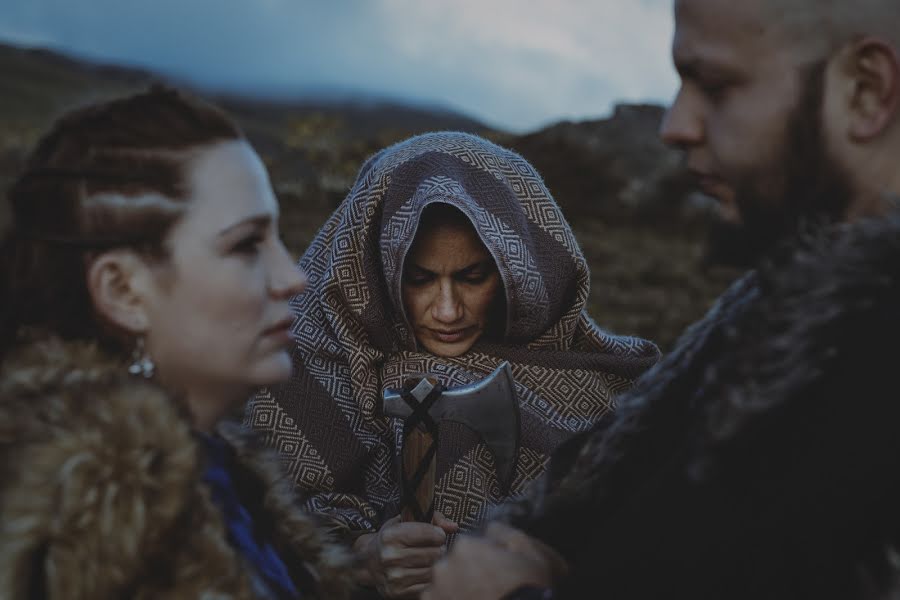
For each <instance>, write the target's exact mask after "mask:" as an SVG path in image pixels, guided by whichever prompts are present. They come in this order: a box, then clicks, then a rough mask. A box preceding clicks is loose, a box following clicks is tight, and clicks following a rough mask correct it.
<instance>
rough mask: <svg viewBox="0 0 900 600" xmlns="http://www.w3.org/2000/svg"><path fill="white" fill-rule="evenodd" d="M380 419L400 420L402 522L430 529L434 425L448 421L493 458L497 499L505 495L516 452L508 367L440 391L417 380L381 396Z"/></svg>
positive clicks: (428, 379) (427, 379) (425, 379)
mask: <svg viewBox="0 0 900 600" xmlns="http://www.w3.org/2000/svg"><path fill="white" fill-rule="evenodd" d="M383 408H384V414H386V415H388V416H391V417H399V418H401V419H403V420H404V421H403V448H402V450H401V455H402V456H401V460H402V465H401V470H400V475H401V484H402V486H401V487H402V489H401V493H402V498H401V502H402V505H403V513H402V519H403V520H404V521H423V522H426V523H430V522H431V519H432V516H433V514H434V472H435V463H436V460H435V458H436V455H437V447H438V423H439V422H441V421H453V422H456V423H462V424H463V425H465V426H467V427H469V428H470V429H472V430H474V431H475V432H476V433H478V435H479V436H481V439H482V441H483V442H484V443H485V445H486V446H487V447H488V449H490V451H491V453H492V454H493V455H494V465H495V467H496V470H497V479H498V481H499V483H500V490H501V493H503V494H506V493H508V492H509V486H510V485H511V483H512V477H513V474H514V473H515V467H516V459H517V454H518V452H519V404H518V402H517V401H516V393H515V386H514V384H513V378H512V371H511V369H510V367H509V363H507V362H503V363H502V364H501V365H500V366H499V367H497V369H496V370H494V372H493V373H491V374H490V375H488V376H487V377H485V378H484V379H482V380H481V381H477V382H475V383H471V384H468V385H465V386H462V387H457V388H449V389H445V388H444V387H443V386H442V385H441V384H440V383H439V382H438V381H437V379H436V378H434V377H432V376H430V375H418V376H415V377H412V378H410V379H408V380H407V381H406V382H405V384H404V386H403V389H401V390H396V389H387V390H385V391H384V404H383Z"/></svg>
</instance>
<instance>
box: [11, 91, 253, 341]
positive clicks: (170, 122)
mask: <svg viewBox="0 0 900 600" xmlns="http://www.w3.org/2000/svg"><path fill="white" fill-rule="evenodd" d="M242 138H243V135H242V134H241V132H240V130H239V129H238V127H237V126H236V125H235V124H234V122H233V121H231V119H229V118H228V117H227V116H225V114H224V113H222V112H221V111H220V110H218V109H216V108H214V107H212V106H210V105H208V104H205V103H201V102H199V101H196V100H191V99H188V98H186V97H184V96H183V95H181V94H180V93H179V92H177V91H175V90H172V89H168V88H163V87H159V86H155V87H153V88H151V89H150V90H149V91H147V92H144V93H141V94H137V95H134V96H130V97H126V98H121V99H117V100H113V101H110V102H105V103H101V104H95V105H92V106H88V107H85V108H82V109H79V110H76V111H73V112H71V113H69V114H67V115H65V116H63V117H62V118H61V119H60V120H58V121H57V123H56V124H55V125H54V127H53V128H52V129H51V131H50V132H49V133H48V134H47V135H46V136H45V137H43V138H42V139H41V140H40V141H39V142H38V144H37V146H36V148H35V149H34V151H33V152H32V153H31V155H30V157H29V158H28V160H27V162H26V165H25V170H24V172H23V173H22V174H21V176H20V177H19V178H18V179H17V180H16V181H15V182H14V183H13V185H12V187H11V188H10V190H9V193H8V200H9V203H10V209H11V213H12V227H11V230H10V232H9V233H8V234H7V236H6V238H5V239H4V240H3V241H2V242H0V245H2V251H3V258H2V259H0V260H2V261H3V262H2V264H0V279H2V282H0V292H2V293H3V298H4V299H3V300H2V302H3V305H2V306H0V308H2V309H3V316H2V318H0V319H2V320H0V353H2V351H3V349H5V348H7V347H8V346H9V345H10V344H12V343H13V341H14V337H15V334H16V331H17V330H18V329H19V328H21V327H22V326H28V327H34V328H40V329H46V330H49V331H51V332H53V333H55V334H58V335H60V336H62V337H64V338H67V339H94V338H100V337H101V335H100V329H99V328H98V326H97V323H96V320H95V318H94V311H93V307H92V302H91V298H90V294H89V292H88V289H87V283H86V262H87V261H86V257H87V256H88V253H89V252H96V251H98V250H103V249H108V248H110V247H130V248H135V249H138V250H140V251H143V252H145V253H148V254H153V255H156V256H159V257H162V256H164V255H165V251H164V242H165V238H166V235H167V233H168V231H169V230H170V229H171V227H172V226H173V225H174V224H175V223H176V222H177V221H178V219H179V218H180V217H181V216H182V215H183V214H184V211H185V210H186V201H187V198H188V197H189V195H190V190H189V189H188V184H187V181H186V172H185V168H186V165H187V163H188V159H189V158H190V157H191V156H192V155H193V153H194V152H196V150H197V149H198V148H200V147H203V146H207V145H210V144H214V143H217V142H222V141H228V140H235V139H242Z"/></svg>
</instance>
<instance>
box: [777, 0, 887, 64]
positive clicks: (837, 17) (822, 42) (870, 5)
mask: <svg viewBox="0 0 900 600" xmlns="http://www.w3.org/2000/svg"><path fill="white" fill-rule="evenodd" d="M761 1H762V4H763V6H764V9H765V11H766V13H767V14H766V17H767V18H766V20H767V21H768V22H770V23H772V25H773V27H776V28H778V29H780V30H781V31H782V33H783V36H784V39H786V40H790V41H791V42H792V43H793V44H796V46H797V47H798V48H801V49H802V52H803V54H804V56H806V57H807V58H809V59H812V60H815V59H820V58H824V57H825V56H827V55H829V54H831V53H832V52H834V51H835V50H837V49H839V48H840V47H841V46H843V45H844V44H846V43H848V42H850V41H853V40H856V39H861V38H864V37H874V38H878V39H880V40H882V41H884V42H886V43H888V44H890V45H891V46H893V47H894V48H895V49H900V27H898V25H900V2H898V0H761Z"/></svg>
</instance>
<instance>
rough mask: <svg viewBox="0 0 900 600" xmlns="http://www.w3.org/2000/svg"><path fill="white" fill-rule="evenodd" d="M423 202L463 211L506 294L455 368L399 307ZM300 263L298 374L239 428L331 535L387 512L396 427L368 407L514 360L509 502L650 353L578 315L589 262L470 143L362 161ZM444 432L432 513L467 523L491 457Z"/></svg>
mask: <svg viewBox="0 0 900 600" xmlns="http://www.w3.org/2000/svg"><path fill="white" fill-rule="evenodd" d="M434 202H444V203H448V204H451V205H453V206H455V207H457V208H458V209H459V210H460V211H462V212H463V213H464V214H465V215H467V216H468V217H469V219H470V221H471V222H472V224H473V226H474V228H475V230H476V232H477V233H478V235H479V237H480V239H481V240H482V242H483V243H484V245H485V247H486V248H487V249H488V251H489V252H490V253H491V256H492V257H493V258H494V260H495V262H496V264H497V268H498V270H499V272H500V274H501V278H502V281H503V284H504V285H503V288H504V293H505V294H506V308H507V315H508V317H507V321H508V322H507V324H506V325H507V327H506V331H505V333H504V335H503V338H502V339H495V340H487V339H485V340H479V342H478V343H477V344H476V345H475V347H474V348H473V349H472V350H471V351H469V352H468V353H466V354H465V355H463V356H460V357H457V358H441V357H436V356H433V355H431V354H428V353H426V352H421V351H419V350H418V348H417V344H416V340H415V339H414V337H413V336H412V333H411V329H410V327H409V326H408V324H407V323H406V322H405V317H404V311H403V310H402V306H401V304H400V303H401V297H402V296H401V283H402V276H403V273H402V264H403V259H404V257H405V255H406V252H407V251H408V249H409V247H410V246H411V245H412V242H413V240H414V236H415V231H416V228H417V225H418V221H419V218H420V215H421V214H422V211H423V210H424V208H425V207H426V206H428V205H429V204H431V203H434ZM300 265H301V267H302V268H303V269H304V271H306V273H307V275H308V278H309V285H308V288H307V291H306V292H305V293H304V294H302V295H300V296H298V297H296V298H294V299H293V300H292V301H291V307H292V310H293V311H294V313H295V314H296V315H297V321H296V323H295V325H294V327H293V330H292V336H293V338H294V340H295V342H296V346H295V348H294V351H293V359H294V362H295V370H296V373H297V375H296V376H295V377H294V379H293V380H292V381H291V382H290V383H288V384H285V385H281V386H277V387H272V388H271V389H268V390H263V391H262V392H260V393H259V394H258V395H257V397H256V398H255V399H254V401H253V402H252V403H251V404H250V406H249V408H248V411H247V421H248V423H249V424H250V425H252V426H253V427H254V428H256V429H258V430H260V431H261V432H262V433H263V434H264V437H265V439H266V441H267V443H268V444H270V445H271V446H272V447H274V448H276V449H277V450H278V451H279V452H281V455H282V459H283V461H284V463H285V466H286V467H287V470H288V472H289V473H290V475H291V476H292V477H293V478H294V480H295V482H296V484H297V486H298V489H299V490H300V491H301V492H302V493H303V494H304V495H305V496H306V498H307V507H308V508H309V509H311V510H314V511H316V512H319V513H321V514H322V515H323V516H324V517H326V518H329V519H331V521H332V523H333V524H334V525H335V526H337V527H344V528H349V529H354V530H361V529H363V530H365V529H372V528H375V527H377V526H378V525H379V524H380V522H381V521H382V520H384V519H386V518H389V517H391V516H393V515H394V514H396V513H397V512H398V507H397V503H398V499H399V478H398V473H399V467H398V464H399V460H398V457H399V448H400V439H401V432H402V423H400V422H399V420H397V419H390V418H387V417H385V416H384V415H383V414H381V410H380V406H381V396H382V392H383V390H384V389H386V388H389V387H399V386H400V385H401V384H402V382H403V380H404V378H406V377H407V376H409V375H410V374H413V373H420V372H428V373H432V374H434V375H435V377H437V378H438V379H440V380H441V381H442V382H443V383H444V384H445V385H447V386H457V385H463V384H466V383H470V382H473V381H477V380H479V379H481V378H482V377H484V376H485V375H486V374H488V373H490V372H491V371H492V370H493V369H494V368H495V367H496V366H497V365H499V364H500V362H502V361H504V360H507V361H509V362H510V363H511V365H512V371H513V377H514V379H515V384H516V394H517V400H518V402H519V404H520V408H521V413H522V429H521V432H520V434H521V438H520V453H519V456H518V461H517V464H516V469H515V472H514V479H513V484H512V488H511V490H510V494H511V495H516V494H519V493H520V492H521V491H522V490H523V489H524V488H525V486H526V485H527V484H528V482H530V481H531V480H533V479H534V478H535V477H538V476H539V475H540V473H541V472H543V470H544V468H545V467H546V463H547V459H548V456H549V454H550V452H552V450H553V449H554V448H555V447H556V445H557V444H559V443H560V442H561V441H563V440H564V439H566V438H567V437H568V436H570V435H572V434H573V433H575V432H579V431H583V430H585V429H587V428H589V427H590V426H591V425H592V424H593V423H595V422H596V421H597V419H599V418H600V417H601V416H602V415H603V414H604V413H605V412H606V411H608V410H609V409H610V408H611V407H612V406H613V401H614V395H615V394H616V393H618V392H620V391H622V390H623V389H625V388H627V387H628V386H629V385H630V383H631V381H632V380H633V379H634V378H635V377H637V376H638V375H639V374H640V373H641V372H642V371H643V370H645V369H646V368H648V367H649V366H650V365H651V364H652V363H653V362H655V360H656V358H657V355H658V352H657V350H656V348H655V346H653V345H652V344H650V343H648V342H646V341H645V340H640V339H637V338H631V337H622V336H616V335H612V334H610V333H608V332H605V331H603V330H602V329H601V328H599V327H598V326H597V325H596V324H595V323H594V322H593V321H592V320H591V319H590V317H588V315H587V314H586V313H585V306H586V303H587V298H588V294H589V291H590V274H589V272H588V268H587V263H586V261H585V259H584V256H583V254H582V252H581V250H580V248H579V247H578V244H577V243H576V241H575V237H574V234H573V233H572V230H571V228H570V227H569V224H568V223H567V222H566V220H565V218H564V217H563V214H562V212H561V211H560V209H559V207H558V206H557V204H556V202H555V201H554V200H553V198H552V197H551V195H550V193H549V191H548V190H547V188H546V186H545V185H544V183H543V180H542V179H541V177H540V175H538V173H537V172H535V170H534V168H533V167H532V166H531V165H530V164H529V163H528V162H527V161H525V160H524V159H523V158H522V157H521V156H519V155H518V154H516V153H514V152H511V151H509V150H506V149H504V148H501V147H499V146H496V145H494V144H492V143H490V142H488V141H486V140H484V139H482V138H479V137H477V136H473V135H469V134H462V133H455V132H441V133H432V134H426V135H422V136H418V137H414V138H411V139H409V140H406V141H405V142H401V143H400V144H397V145H395V146H392V147H390V148H387V149H385V150H383V151H381V152H379V153H378V154H376V155H374V156H373V157H371V158H370V159H369V160H368V161H367V162H366V164H365V165H364V166H363V167H362V169H361V170H360V173H359V176H358V177H357V181H356V183H355V184H354V185H353V187H352V188H351V190H350V192H349V193H348V195H347V197H346V198H345V199H344V201H343V202H342V203H341V204H340V206H339V207H338V208H337V209H336V210H335V212H334V214H332V216H331V217H330V218H329V219H328V221H327V222H326V224H325V225H324V226H323V227H322V228H321V230H320V231H319V233H318V234H317V236H316V238H315V239H314V240H313V242H312V243H311V244H310V246H309V248H308V249H307V251H306V252H305V253H304V255H303V257H302V258H301V259H300ZM442 427H443V426H442ZM442 431H443V430H442ZM453 431H454V433H453V435H447V436H444V435H443V434H442V436H441V447H440V449H439V452H438V464H439V465H442V466H441V467H440V469H441V471H440V472H439V473H438V477H437V483H436V490H435V491H436V498H437V508H438V509H439V510H441V511H442V512H444V514H446V515H447V516H448V517H449V518H451V519H453V520H456V521H457V522H459V523H460V524H462V525H463V528H464V529H467V528H471V527H472V526H474V525H476V524H477V522H478V521H479V520H480V519H481V518H483V516H484V515H485V514H486V512H487V510H489V508H490V506H492V505H493V504H495V503H497V502H501V501H502V500H503V499H504V498H503V497H501V495H500V491H499V486H498V482H497V474H496V472H495V469H494V460H493V457H492V456H491V453H490V451H489V450H488V449H487V448H486V447H485V446H484V444H482V443H481V441H480V439H479V438H478V436H477V434H475V432H471V431H458V430H453ZM445 437H446V439H445Z"/></svg>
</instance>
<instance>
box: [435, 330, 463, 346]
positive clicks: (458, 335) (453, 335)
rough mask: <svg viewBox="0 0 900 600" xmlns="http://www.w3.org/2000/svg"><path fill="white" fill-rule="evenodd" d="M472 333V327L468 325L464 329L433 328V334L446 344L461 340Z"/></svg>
mask: <svg viewBox="0 0 900 600" xmlns="http://www.w3.org/2000/svg"><path fill="white" fill-rule="evenodd" d="M471 333H472V328H471V327H466V328H463V329H452V330H441V329H432V330H431V335H432V336H433V337H434V338H435V339H437V340H438V341H440V342H443V343H445V344H455V343H456V342H460V341H462V340H464V339H466V338H467V337H469V335H470V334H471Z"/></svg>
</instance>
